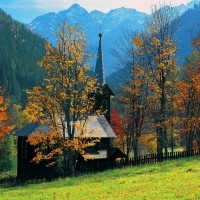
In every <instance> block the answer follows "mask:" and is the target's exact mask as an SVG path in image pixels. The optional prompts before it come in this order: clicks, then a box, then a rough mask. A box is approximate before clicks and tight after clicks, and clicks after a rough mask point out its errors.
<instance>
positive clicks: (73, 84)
mask: <svg viewBox="0 0 200 200" xmlns="http://www.w3.org/2000/svg"><path fill="white" fill-rule="evenodd" d="M59 28H60V31H59V32H55V34H56V36H57V47H56V48H54V47H52V46H51V45H50V44H48V43H47V44H46V50H47V53H46V55H45V56H44V57H43V59H42V61H41V62H39V65H40V67H42V68H44V70H45V71H46V78H45V79H44V84H43V85H42V86H37V87H34V89H33V90H32V91H29V92H28V93H29V98H28V100H29V104H28V106H27V108H26V111H25V112H26V113H28V114H29V115H30V117H31V118H32V120H33V121H38V122H39V123H40V124H45V125H48V131H47V132H44V133H43V134H42V133H40V134H39V133H37V132H35V133H33V134H31V135H30V136H29V138H28V141H29V142H30V144H31V145H38V144H39V148H37V149H36V153H37V154H36V157H35V158H33V161H35V162H36V163H38V162H40V161H41V160H42V159H56V157H57V156H58V155H61V156H62V160H63V168H64V170H67V169H68V170H69V171H70V172H74V170H75V160H76V156H77V153H81V154H84V153H85V152H84V149H85V148H86V147H88V146H94V145H95V142H97V141H99V140H98V139H96V140H93V139H92V138H91V136H92V132H94V131H95V130H90V131H88V130H87V123H88V116H89V115H91V114H93V113H94V107H95V101H94V98H95V96H94V95H91V94H94V93H95V92H96V90H97V84H96V79H94V78H92V77H91V76H90V75H88V72H89V69H90V68H89V61H90V59H91V55H90V54H89V53H88V52H87V48H86V43H87V40H86V36H85V34H84V32H83V31H82V29H81V27H80V26H79V25H76V26H69V25H67V22H64V24H62V25H59ZM97 112H98V111H97ZM97 114H98V113H97ZM86 135H87V136H86ZM85 137H87V138H85ZM47 148H48V151H49V152H48V153H47V154H44V152H46V151H45V150H46V149H47ZM52 164H53V163H52Z"/></svg>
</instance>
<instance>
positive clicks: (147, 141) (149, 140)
mask: <svg viewBox="0 0 200 200" xmlns="http://www.w3.org/2000/svg"><path fill="white" fill-rule="evenodd" d="M139 144H140V145H143V146H145V147H146V149H147V150H148V151H149V152H150V153H156V150H157V140H156V136H155V135H154V134H151V133H150V134H147V135H142V136H140V138H139Z"/></svg>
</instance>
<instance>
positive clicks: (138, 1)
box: [0, 0, 192, 23]
mask: <svg viewBox="0 0 200 200" xmlns="http://www.w3.org/2000/svg"><path fill="white" fill-rule="evenodd" d="M190 1H192V0H165V1H162V0H160V1H158V0H98V1H97V0H0V8H1V9H3V10H4V11H5V12H6V13H8V14H10V15H11V16H12V17H13V18H14V19H15V20H18V21H20V22H23V23H29V22H31V21H32V20H33V19H34V18H35V17H37V16H40V15H43V14H46V13H48V12H55V13H57V12H59V11H60V10H65V9H68V8H69V7H70V6H71V5H73V4H74V3H78V4H79V5H80V6H82V7H83V8H85V9H86V10H87V11H88V12H90V11H92V10H95V9H96V10H100V11H102V12H108V11H110V10H111V9H114V8H120V7H125V8H135V9H136V10H138V11H141V12H146V13H150V10H151V9H150V7H151V5H152V4H157V3H158V2H161V3H162V2H165V4H169V3H170V2H171V4H172V5H179V4H182V3H183V4H186V3H188V2H190Z"/></svg>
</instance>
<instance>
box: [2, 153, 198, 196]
mask: <svg viewBox="0 0 200 200" xmlns="http://www.w3.org/2000/svg"><path fill="white" fill-rule="evenodd" d="M199 178H200V157H199V156H195V157H190V158H188V159H179V160H175V161H169V162H163V163H159V164H155V165H148V166H147V165H146V166H138V167H134V168H127V169H121V170H120V169H118V170H113V171H106V172H103V173H98V174H93V175H85V176H81V177H78V178H66V179H59V180H57V181H54V182H50V183H40V184H27V185H25V186H19V187H10V188H0V200H8V199H9V200H12V199H16V200H18V199H20V200H24V199H29V200H32V199H35V200H39V199H45V200H53V199H57V200H58V199H61V200H62V199H74V200H80V199H85V200H87V199H111V200H112V199H130V200H132V199H134V200H141V199H144V200H148V199H149V200H152V199H153V200H158V199H159V200H160V199H170V200H172V199H181V200H183V199H187V200H190V199H200V182H199Z"/></svg>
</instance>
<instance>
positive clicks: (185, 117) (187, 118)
mask: <svg viewBox="0 0 200 200" xmlns="http://www.w3.org/2000/svg"><path fill="white" fill-rule="evenodd" d="M192 47H193V53H192V55H187V56H186V59H185V63H184V65H183V70H182V73H181V75H182V76H181V80H180V81H179V89H180V96H179V98H178V103H179V107H180V113H181V115H180V119H181V122H182V132H183V134H182V136H183V138H184V140H185V147H186V150H187V151H190V150H192V149H193V148H199V146H200V115H199V113H200V74H199V72H200V50H199V49H200V34H198V36H197V37H196V38H194V39H193V40H192Z"/></svg>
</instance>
